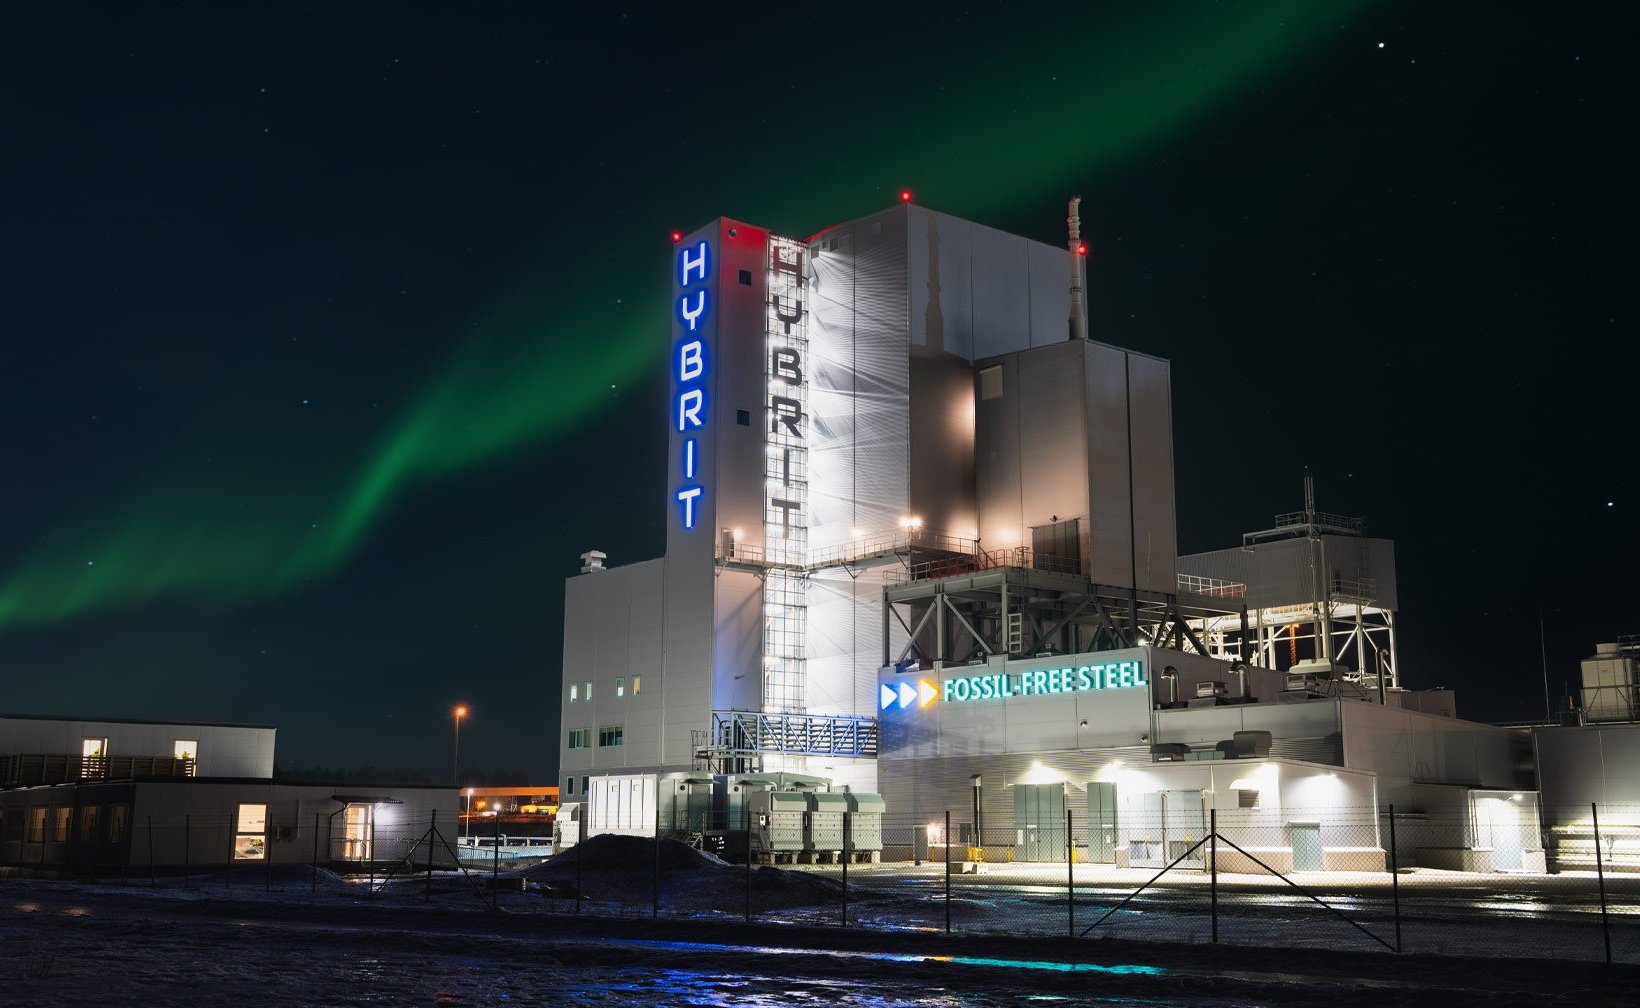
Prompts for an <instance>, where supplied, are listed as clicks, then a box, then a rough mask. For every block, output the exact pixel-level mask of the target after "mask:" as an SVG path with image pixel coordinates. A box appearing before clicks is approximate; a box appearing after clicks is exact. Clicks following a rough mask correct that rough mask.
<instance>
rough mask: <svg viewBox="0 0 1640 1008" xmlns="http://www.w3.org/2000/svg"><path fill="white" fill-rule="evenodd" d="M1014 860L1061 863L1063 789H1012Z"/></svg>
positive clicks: (1050, 786) (1042, 786)
mask: <svg viewBox="0 0 1640 1008" xmlns="http://www.w3.org/2000/svg"><path fill="white" fill-rule="evenodd" d="M1013 790H1014V860H1015V861H1063V860H1065V785H1063V784H1015V785H1014V789H1013Z"/></svg>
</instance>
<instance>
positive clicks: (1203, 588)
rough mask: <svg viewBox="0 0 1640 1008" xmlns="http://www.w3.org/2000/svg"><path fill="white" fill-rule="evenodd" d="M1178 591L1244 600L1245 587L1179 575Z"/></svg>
mask: <svg viewBox="0 0 1640 1008" xmlns="http://www.w3.org/2000/svg"><path fill="white" fill-rule="evenodd" d="M1179 590H1180V591H1181V592H1190V593H1191V594H1193V595H1207V596H1209V597H1211V598H1246V597H1247V586H1246V585H1245V584H1242V583H1241V582H1239V581H1221V580H1219V579H1218V578H1210V577H1202V576H1201V575H1200V574H1180V575H1179Z"/></svg>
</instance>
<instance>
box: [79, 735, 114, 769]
mask: <svg viewBox="0 0 1640 1008" xmlns="http://www.w3.org/2000/svg"><path fill="white" fill-rule="evenodd" d="M107 774H108V740H107V739H105V738H86V739H81V740H80V776H81V777H104V776H107Z"/></svg>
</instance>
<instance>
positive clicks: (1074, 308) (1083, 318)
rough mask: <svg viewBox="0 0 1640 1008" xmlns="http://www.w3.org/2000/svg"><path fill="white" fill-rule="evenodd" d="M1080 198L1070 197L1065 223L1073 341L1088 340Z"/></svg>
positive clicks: (1085, 262)
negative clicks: (1069, 265) (1066, 228)
mask: <svg viewBox="0 0 1640 1008" xmlns="http://www.w3.org/2000/svg"><path fill="white" fill-rule="evenodd" d="M1081 206H1082V197H1080V196H1072V197H1071V204H1070V215H1069V216H1068V217H1066V218H1065V223H1066V224H1068V225H1070V229H1071V235H1070V244H1069V245H1068V246H1067V247H1068V248H1069V249H1070V253H1071V335H1070V338H1071V339H1073V340H1085V339H1087V338H1088V302H1087V291H1086V285H1085V277H1084V267H1085V266H1086V264H1087V246H1085V245H1083V244H1082V213H1081Z"/></svg>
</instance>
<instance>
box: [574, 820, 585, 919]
mask: <svg viewBox="0 0 1640 1008" xmlns="http://www.w3.org/2000/svg"><path fill="white" fill-rule="evenodd" d="M579 828H580V830H581V832H580V834H579V835H578V836H577V837H576V839H575V915H576V916H577V917H579V916H580V915H581V862H582V861H583V860H585V855H586V852H587V849H586V842H587V836H586V828H587V820H586V819H585V818H584V817H583V818H582V819H581V825H580V827H579Z"/></svg>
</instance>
